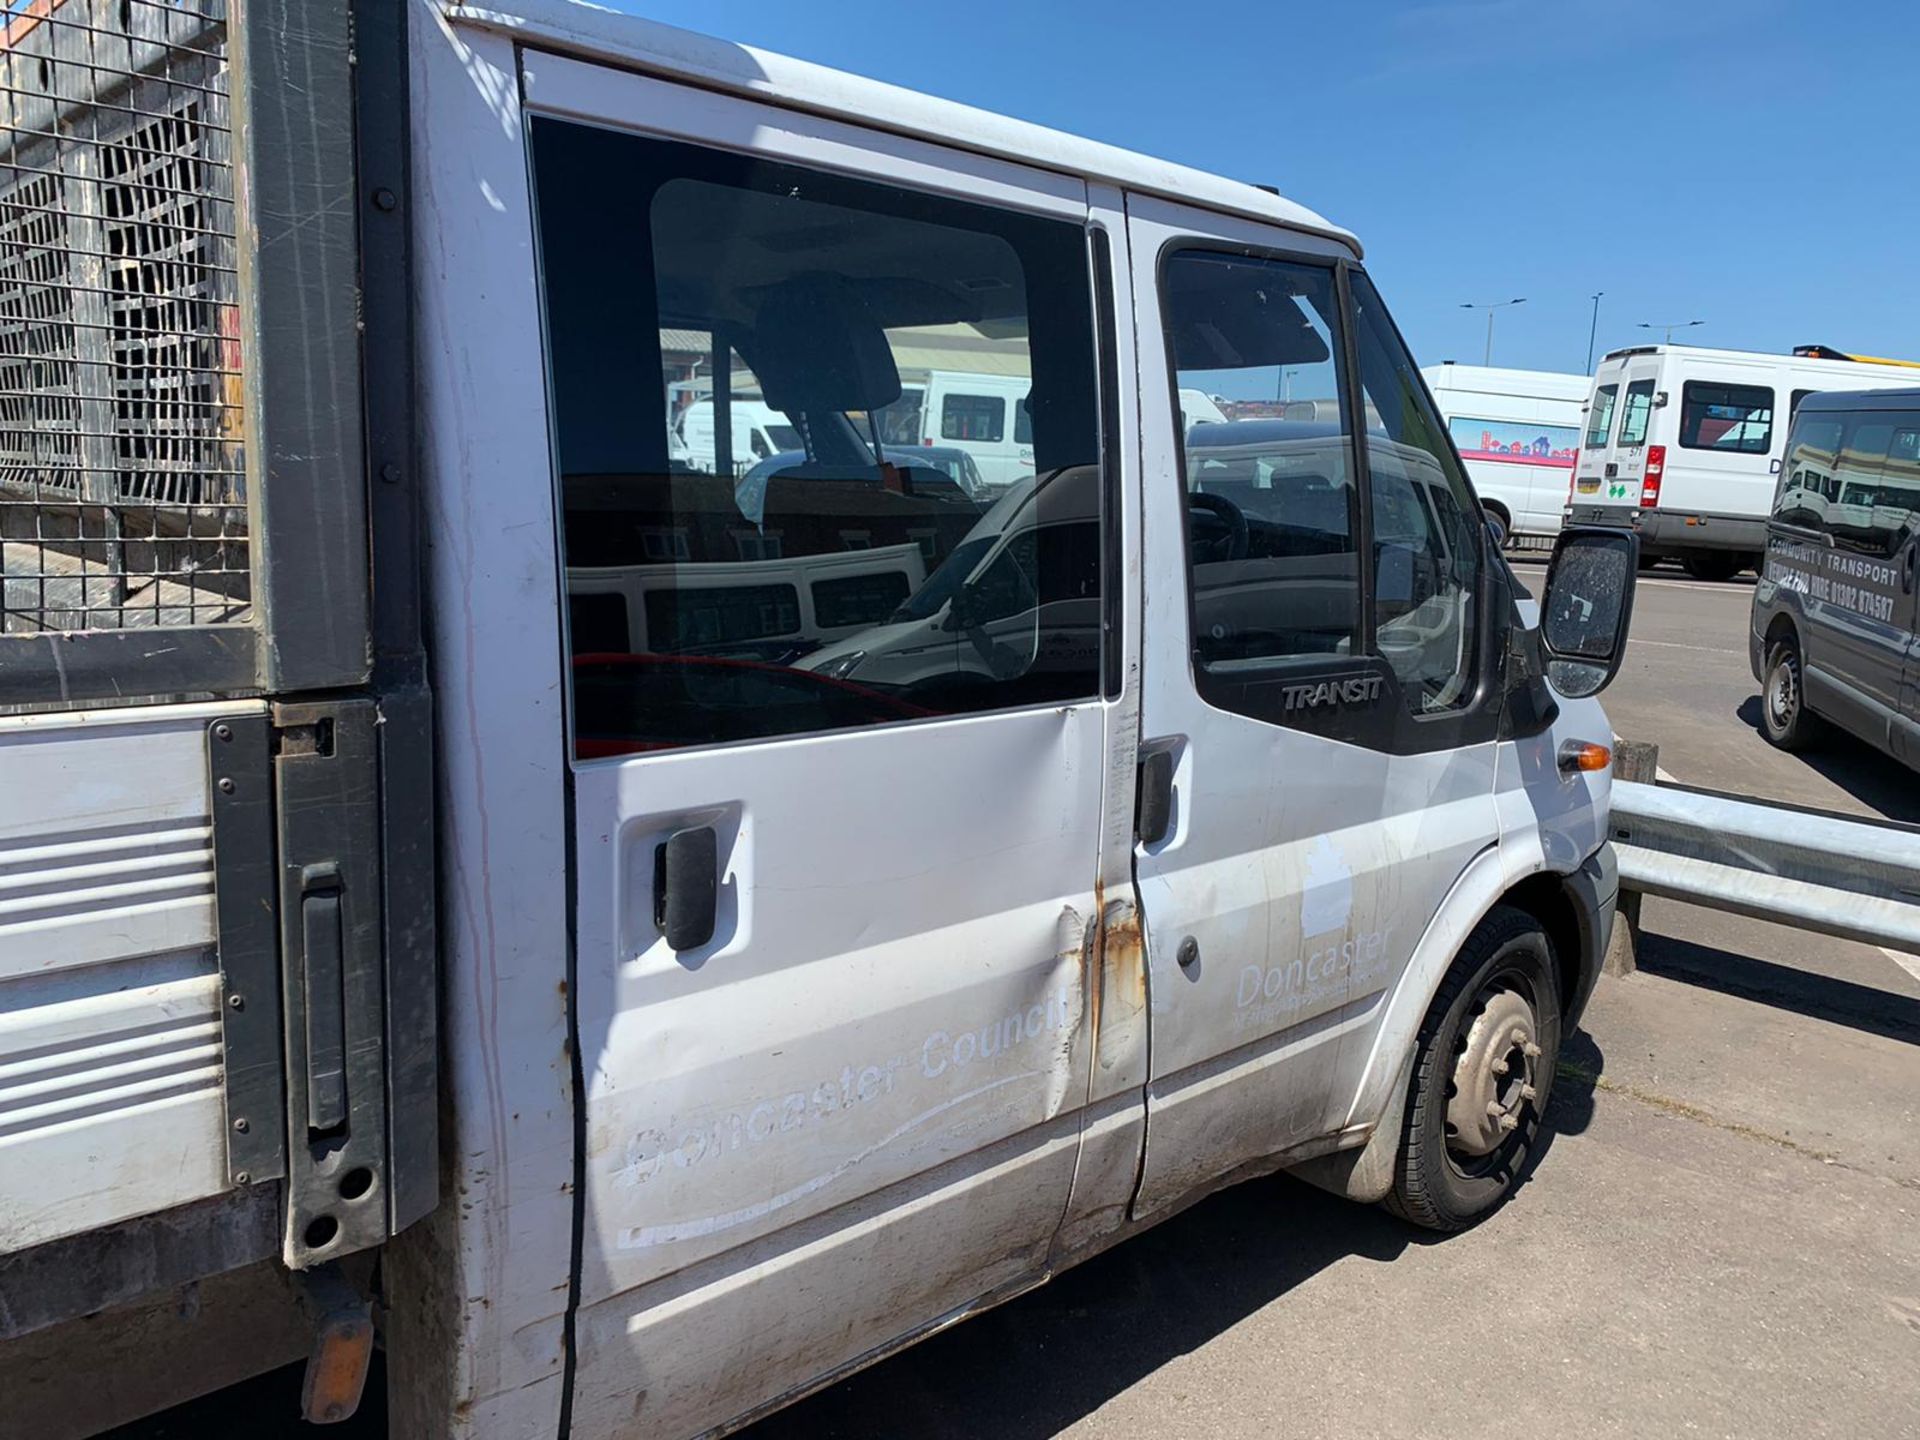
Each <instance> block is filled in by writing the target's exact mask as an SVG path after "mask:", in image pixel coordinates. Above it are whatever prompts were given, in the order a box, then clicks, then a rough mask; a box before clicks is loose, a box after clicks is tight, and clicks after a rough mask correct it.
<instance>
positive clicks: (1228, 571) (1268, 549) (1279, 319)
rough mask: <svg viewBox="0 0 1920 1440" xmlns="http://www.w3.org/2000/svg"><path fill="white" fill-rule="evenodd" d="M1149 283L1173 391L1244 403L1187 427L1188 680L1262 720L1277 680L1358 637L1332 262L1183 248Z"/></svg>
mask: <svg viewBox="0 0 1920 1440" xmlns="http://www.w3.org/2000/svg"><path fill="white" fill-rule="evenodd" d="M1161 286H1162V310H1163V313H1164V317H1165V326H1166V330H1167V336H1168V347H1169V350H1170V352H1171V353H1170V356H1169V359H1170V362H1171V364H1172V367H1173V370H1174V372H1175V389H1176V391H1189V390H1193V391H1199V392H1201V393H1203V394H1207V395H1217V396H1219V397H1221V402H1220V403H1221V406H1222V409H1223V410H1225V411H1226V412H1228V413H1232V414H1235V415H1237V416H1238V417H1240V418H1236V419H1233V420H1224V421H1220V420H1214V421H1199V422H1196V423H1195V424H1194V425H1193V426H1192V427H1191V428H1190V429H1188V430H1187V431H1186V434H1185V436H1184V441H1183V447H1182V448H1183V451H1184V468H1185V483H1186V497H1187V533H1186V548H1187V585H1188V598H1189V603H1190V606H1191V611H1192V625H1193V670H1194V682H1195V685H1196V686H1197V688H1198V689H1199V692H1200V694H1201V696H1202V698H1204V699H1205V700H1207V701H1208V703H1210V704H1213V705H1217V706H1219V707H1221V708H1222V709H1228V710H1238V711H1240V712H1242V713H1244V714H1249V715H1253V716H1256V717H1257V718H1262V719H1274V718H1277V717H1278V712H1279V711H1280V710H1282V709H1283V708H1284V702H1283V699H1282V693H1281V692H1283V691H1284V689H1285V688H1286V687H1285V686H1283V685H1275V684H1273V683H1272V682H1273V681H1274V680H1275V679H1284V677H1285V676H1286V674H1287V673H1288V671H1289V670H1290V669H1295V670H1297V669H1298V668H1299V666H1300V665H1301V664H1302V663H1321V664H1324V662H1326V661H1327V660H1329V659H1331V658H1334V657H1338V656H1343V655H1345V656H1352V655H1355V654H1357V653H1358V651H1359V649H1360V638H1361V637H1360V556H1359V553H1358V547H1357V544H1356V541H1355V536H1356V535H1357V534H1358V531H1359V526H1358V507H1359V500H1358V491H1357V488H1356V484H1355V479H1354V470H1353V461H1352V454H1353V440H1352V434H1351V429H1352V427H1351V426H1350V425H1349V423H1348V420H1347V417H1346V414H1345V404H1344V402H1343V400H1342V398H1341V385H1340V365H1339V363H1338V361H1337V360H1336V356H1338V354H1339V353H1340V350H1341V347H1342V343H1343V341H1342V334H1341V331H1342V326H1341V324H1340V320H1339V306H1338V303H1337V301H1336V299H1335V287H1334V274H1333V270H1332V268H1331V267H1330V266H1320V265H1309V264H1299V263H1292V262H1284V261H1278V260H1266V259H1251V258H1246V257H1242V256H1237V255H1226V254H1220V253H1217V252H1212V251H1204V250H1187V251H1179V252H1176V253H1174V254H1173V255H1171V256H1170V257H1169V258H1168V259H1167V261H1166V263H1165V265H1164V266H1163V267H1162V279H1161ZM1299 414H1306V415H1310V416H1312V417H1313V418H1308V419H1293V418H1288V417H1290V416H1293V415H1299ZM1169 419H1170V420H1177V417H1171V416H1170V417H1169Z"/></svg>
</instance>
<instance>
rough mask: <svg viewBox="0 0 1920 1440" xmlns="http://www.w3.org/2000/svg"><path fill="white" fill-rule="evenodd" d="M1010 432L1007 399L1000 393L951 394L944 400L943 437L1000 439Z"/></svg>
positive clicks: (941, 427) (942, 405)
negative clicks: (1008, 430) (1002, 397)
mask: <svg viewBox="0 0 1920 1440" xmlns="http://www.w3.org/2000/svg"><path fill="white" fill-rule="evenodd" d="M1006 433H1007V402H1006V401H1004V400H1002V399H1001V398H1000V397H999V396H998V395H948V396H945V397H943V398H942V399H941V401H940V438H941V439H942V440H978V441H984V442H988V443H992V442H997V441H998V440H999V439H1000V438H1001V436H1003V435H1005V434H1006Z"/></svg>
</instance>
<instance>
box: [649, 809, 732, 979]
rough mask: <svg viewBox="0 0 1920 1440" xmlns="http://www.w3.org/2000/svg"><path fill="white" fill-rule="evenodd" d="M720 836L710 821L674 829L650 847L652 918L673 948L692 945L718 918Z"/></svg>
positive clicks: (696, 945)
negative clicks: (651, 858)
mask: <svg viewBox="0 0 1920 1440" xmlns="http://www.w3.org/2000/svg"><path fill="white" fill-rule="evenodd" d="M719 904H720V837H719V836H717V835H715V834H714V833H713V827H712V826H711V825H698V826H695V827H693V828H692V829H688V830H676V831H674V832H673V834H671V835H669V836H668V837H667V838H666V839H665V840H663V841H661V842H660V843H659V844H658V845H656V846H655V847H654V850H653V923H654V924H655V925H657V926H658V927H659V929H660V933H661V934H662V935H664V936H665V937H666V940H667V944H668V945H669V946H670V947H671V948H673V949H675V950H698V949H699V948H700V947H701V946H702V945H705V944H706V943H707V942H708V941H709V940H711V939H713V932H714V927H715V925H716V924H717V923H718V919H719Z"/></svg>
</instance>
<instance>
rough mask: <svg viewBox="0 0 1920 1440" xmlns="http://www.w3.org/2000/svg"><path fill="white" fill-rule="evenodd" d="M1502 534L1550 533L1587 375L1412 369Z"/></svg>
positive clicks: (1561, 500) (1563, 491)
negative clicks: (1422, 382)
mask: <svg viewBox="0 0 1920 1440" xmlns="http://www.w3.org/2000/svg"><path fill="white" fill-rule="evenodd" d="M1420 373H1421V374H1422V375H1424V376H1425V377H1426V380H1427V385H1428V387H1429V388H1430V389H1431V390H1432V391H1433V399H1434V403H1435V404H1437V405H1438V406H1439V407H1440V414H1441V416H1442V418H1444V419H1445V420H1446V422H1447V433H1448V434H1450V435H1451V436H1452V437H1453V443H1454V447H1455V448H1456V449H1458V450H1459V452H1460V458H1461V459H1462V460H1463V461H1465V462H1466V466H1467V477H1468V478H1469V479H1470V480H1472V482H1473V489H1474V493H1475V494H1476V495H1478V496H1479V497H1480V504H1481V506H1482V508H1483V509H1485V511H1486V512H1487V517H1488V518H1489V519H1490V520H1492V521H1493V522H1494V524H1495V526H1496V527H1497V528H1498V529H1499V531H1500V533H1501V535H1502V537H1503V538H1504V537H1506V536H1513V537H1515V538H1517V539H1522V540H1523V541H1539V540H1541V539H1544V538H1550V537H1552V536H1554V535H1557V534H1558V533H1559V531H1560V524H1561V517H1562V514H1563V512H1564V511H1565V509H1566V504H1567V487H1568V480H1569V478H1570V477H1571V476H1572V474H1573V462H1574V458H1575V456H1576V455H1577V454H1578V452H1579V448H1580V417H1581V415H1582V413H1583V412H1584V410H1585V407H1586V399H1587V391H1588V389H1589V387H1590V386H1591V385H1592V381H1591V380H1590V379H1589V377H1587V376H1585V375H1559V374H1555V373H1554V372H1552V371H1548V370H1508V369H1502V368H1500V367H1498V366H1485V365H1456V364H1454V363H1453V362H1452V361H1447V362H1446V363H1444V364H1441V365H1429V366H1427V367H1426V368H1425V369H1423V370H1422V371H1421V372H1420Z"/></svg>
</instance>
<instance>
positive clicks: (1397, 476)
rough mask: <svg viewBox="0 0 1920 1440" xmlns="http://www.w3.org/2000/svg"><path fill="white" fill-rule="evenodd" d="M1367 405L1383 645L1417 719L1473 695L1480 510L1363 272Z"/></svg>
mask: <svg viewBox="0 0 1920 1440" xmlns="http://www.w3.org/2000/svg"><path fill="white" fill-rule="evenodd" d="M1353 310H1354V317H1353V328H1354V344H1355V352H1356V354H1357V355H1358V357H1359V366H1360V385H1361V391H1362V394H1363V395H1364V396H1365V397H1366V407H1367V427H1366V446H1367V474H1368V480H1369V485H1370V487H1371V495H1372V509H1371V515H1372V519H1373V573H1374V581H1373V612H1374V644H1375V648H1376V649H1377V650H1378V651H1379V653H1380V654H1381V655H1382V656H1383V657H1384V658H1385V659H1386V661H1387V663H1388V664H1389V665H1391V666H1392V667H1393V671H1394V674H1395V675H1397V676H1398V677H1399V680H1400V686H1401V691H1402V693H1403V695H1404V696H1405V698H1406V701H1407V704H1408V706H1409V707H1410V708H1411V709H1412V710H1413V712H1414V713H1415V714H1416V715H1424V714H1434V713H1437V712H1440V711H1445V710H1452V709H1457V708H1459V707H1460V706H1461V705H1463V704H1465V703H1467V702H1468V701H1470V700H1471V699H1472V698H1473V693H1474V685H1473V678H1474V663H1475V660H1476V647H1475V629H1476V613H1475V612H1476V610H1477V608H1478V603H1479V589H1480V585H1479V581H1480V541H1481V536H1482V534H1483V531H1482V529H1481V527H1480V524H1479V522H1478V519H1477V517H1478V515H1479V507H1478V506H1477V505H1476V504H1475V503H1474V500H1473V492H1472V491H1471V490H1470V489H1469V488H1468V487H1467V481H1466V477H1465V476H1464V475H1463V474H1462V473H1461V472H1460V464H1459V461H1458V459H1456V457H1455V455H1454V452H1453V447H1452V446H1451V445H1449V444H1448V443H1447V441H1446V434H1445V430H1444V428H1443V427H1442V425H1441V423H1440V418H1439V416H1438V415H1436V414H1435V413H1434V411H1433V409H1432V407H1431V405H1430V404H1429V402H1428V400H1427V393H1426V389H1425V387H1424V386H1423V385H1422V384H1421V381H1420V372H1419V371H1418V370H1417V369H1416V368H1415V367H1414V364H1413V359H1412V357H1411V356H1410V355H1408V354H1407V350H1406V347H1405V345H1403V344H1402V343H1401V340H1400V336H1399V334H1398V332H1396V331H1395V330H1394V328H1393V322H1392V321H1391V320H1390V319H1388V317H1387V312H1386V308H1385V306H1383V305H1382V304H1381V303H1380V298H1379V296H1378V294H1376V293H1375V291H1374V288H1373V284H1372V282H1371V281H1369V280H1368V279H1367V277H1366V276H1365V275H1364V274H1362V273H1360V272H1359V271H1355V272H1353Z"/></svg>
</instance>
